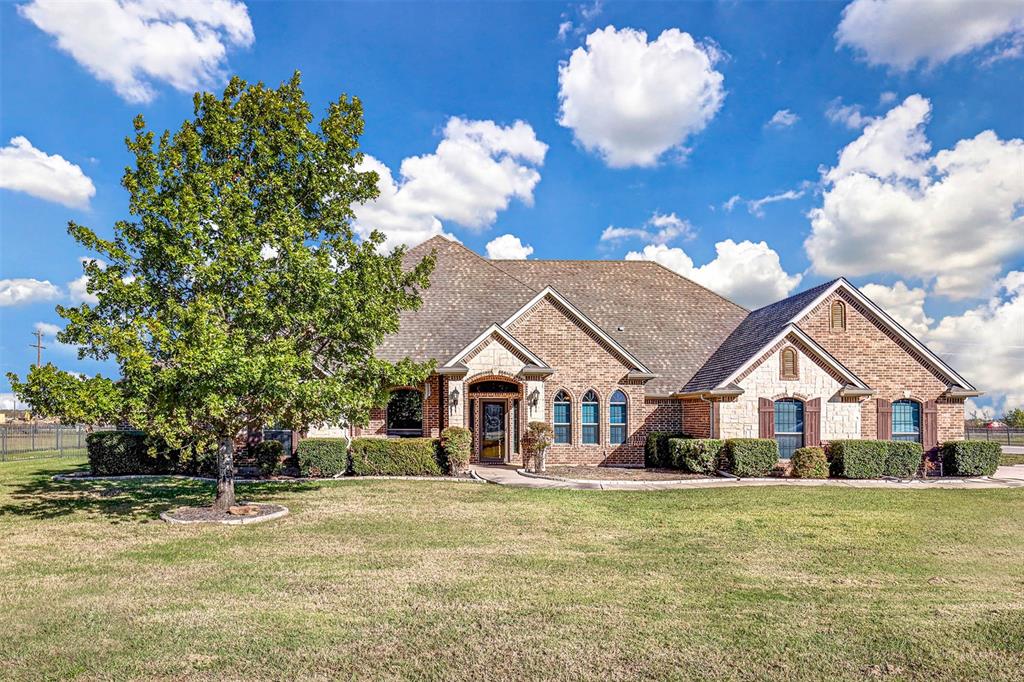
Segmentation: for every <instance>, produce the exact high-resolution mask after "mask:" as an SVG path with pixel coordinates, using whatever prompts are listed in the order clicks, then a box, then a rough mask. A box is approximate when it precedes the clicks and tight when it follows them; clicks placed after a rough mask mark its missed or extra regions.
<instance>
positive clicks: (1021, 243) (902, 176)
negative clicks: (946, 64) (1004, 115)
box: [804, 95, 1024, 298]
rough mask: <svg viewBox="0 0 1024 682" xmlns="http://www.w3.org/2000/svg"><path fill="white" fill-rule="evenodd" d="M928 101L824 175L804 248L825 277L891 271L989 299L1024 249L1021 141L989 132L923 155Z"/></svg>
mask: <svg viewBox="0 0 1024 682" xmlns="http://www.w3.org/2000/svg"><path fill="white" fill-rule="evenodd" d="M930 111H931V106H930V103H929V102H928V100H927V99H925V98H923V97H921V96H920V95H912V96H910V97H908V98H907V99H906V100H904V101H903V103H902V104H900V105H898V106H896V107H894V108H893V109H892V110H891V111H889V112H888V113H887V114H886V115H885V116H884V117H881V118H879V119H877V120H875V121H873V122H872V123H870V124H869V125H868V126H867V128H865V129H864V132H863V133H862V134H861V136H860V137H858V138H857V139H856V140H854V141H853V142H851V143H850V144H849V145H847V147H846V148H844V149H843V150H842V152H841V153H840V155H839V161H838V162H837V164H836V166H835V167H833V168H830V169H826V170H824V171H823V179H824V187H825V190H824V193H823V197H822V205H821V207H819V208H815V209H813V210H811V211H810V213H809V214H808V215H809V218H810V220H811V230H812V231H811V235H810V237H808V239H807V240H806V241H805V243H804V246H805V248H806V250H807V254H808V256H809V258H810V260H811V263H812V265H813V267H814V269H815V270H816V271H817V272H819V273H822V274H825V275H846V276H857V275H867V274H873V273H884V272H889V273H897V274H900V275H902V276H903V277H914V278H920V279H922V280H925V281H928V282H933V291H934V292H935V293H937V294H940V295H943V296H947V297H950V298H966V297H971V296H981V295H986V294H987V293H989V292H990V290H991V285H992V282H993V280H994V278H995V276H996V274H997V273H998V272H999V271H1000V270H1001V269H1002V267H1001V266H1002V264H1003V263H1004V262H1005V261H1006V260H1007V259H1009V258H1011V257H1012V256H1013V255H1014V254H1017V253H1020V252H1022V251H1024V238H1022V235H1024V216H1022V215H1021V213H1020V207H1021V206H1022V205H1024V173H1021V168H1022V167H1024V141H1022V140H1020V139H1013V140H1007V141H1004V140H1000V139H999V138H998V137H997V136H996V134H995V133H994V132H992V131H990V130H989V131H985V132H982V133H979V134H978V135H977V136H975V137H974V138H971V139H966V140H960V141H959V142H957V143H956V145H954V146H953V148H952V149H945V150H941V151H939V152H938V153H936V154H933V155H930V153H931V145H930V144H929V142H928V139H927V138H926V137H925V134H924V126H925V123H926V122H927V120H928V116H929V114H930Z"/></svg>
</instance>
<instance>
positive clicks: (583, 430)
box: [580, 388, 601, 445]
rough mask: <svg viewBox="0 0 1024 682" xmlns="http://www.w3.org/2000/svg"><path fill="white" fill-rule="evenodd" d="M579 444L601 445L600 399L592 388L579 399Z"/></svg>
mask: <svg viewBox="0 0 1024 682" xmlns="http://www.w3.org/2000/svg"><path fill="white" fill-rule="evenodd" d="M588 412H589V414H588ZM580 442H581V443H583V445H600V444H601V398H599V397H598V395H597V391H595V390H594V389H592V388H591V389H588V390H587V391H586V392H585V393H584V394H583V398H581V399H580Z"/></svg>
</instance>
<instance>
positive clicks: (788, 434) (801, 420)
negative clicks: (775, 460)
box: [772, 398, 807, 460]
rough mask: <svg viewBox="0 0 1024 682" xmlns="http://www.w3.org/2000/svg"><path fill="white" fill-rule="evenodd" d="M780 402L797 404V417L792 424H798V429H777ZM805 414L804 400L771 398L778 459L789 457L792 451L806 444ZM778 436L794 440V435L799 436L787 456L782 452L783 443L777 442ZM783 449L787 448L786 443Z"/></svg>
mask: <svg viewBox="0 0 1024 682" xmlns="http://www.w3.org/2000/svg"><path fill="white" fill-rule="evenodd" d="M780 403H781V404H786V405H798V406H799V411H798V412H797V417H796V418H797V423H796V424H795V425H794V426H799V427H800V430H799V431H780V430H779V404H780ZM806 414H807V405H805V404H804V401H803V400H800V399H799V398H779V399H777V400H773V401H772V422H773V424H774V430H775V442H776V443H778V444H779V459H785V460H788V459H791V458H792V455H793V452H792V451H796V450H797V449H799V448H802V447H804V445H805V444H806V442H807V420H806ZM779 436H783V437H784V438H786V439H787V440H796V439H795V438H794V437H795V436H799V437H800V438H799V441H800V442H799V443H797V444H796V445H795V447H793V448H792V451H790V452H789V454H788V456H787V455H786V454H784V449H783V444H782V443H781V442H779ZM785 449H786V450H789V446H788V445H787V446H786V448H785Z"/></svg>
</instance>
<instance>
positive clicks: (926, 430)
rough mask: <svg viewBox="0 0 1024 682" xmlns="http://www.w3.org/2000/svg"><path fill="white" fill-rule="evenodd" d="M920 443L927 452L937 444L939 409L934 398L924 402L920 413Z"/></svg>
mask: <svg viewBox="0 0 1024 682" xmlns="http://www.w3.org/2000/svg"><path fill="white" fill-rule="evenodd" d="M921 445H923V446H924V451H925V452H928V451H929V450H932V449H934V448H936V447H938V445H939V409H938V406H937V405H936V404H935V401H934V400H929V401H928V402H926V403H925V404H924V414H922V415H921Z"/></svg>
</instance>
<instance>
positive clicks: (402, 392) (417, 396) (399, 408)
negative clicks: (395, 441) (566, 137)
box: [387, 388, 423, 438]
mask: <svg viewBox="0 0 1024 682" xmlns="http://www.w3.org/2000/svg"><path fill="white" fill-rule="evenodd" d="M387 426H388V435H389V436H397V437H399V438H411V437H417V436H422V435H423V394H422V393H420V392H419V391H417V390H416V389H413V388H400V389H398V390H397V391H392V392H391V398H390V399H389V400H388V409H387Z"/></svg>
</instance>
